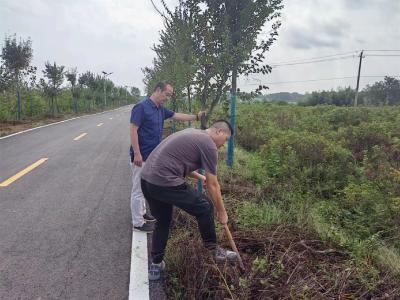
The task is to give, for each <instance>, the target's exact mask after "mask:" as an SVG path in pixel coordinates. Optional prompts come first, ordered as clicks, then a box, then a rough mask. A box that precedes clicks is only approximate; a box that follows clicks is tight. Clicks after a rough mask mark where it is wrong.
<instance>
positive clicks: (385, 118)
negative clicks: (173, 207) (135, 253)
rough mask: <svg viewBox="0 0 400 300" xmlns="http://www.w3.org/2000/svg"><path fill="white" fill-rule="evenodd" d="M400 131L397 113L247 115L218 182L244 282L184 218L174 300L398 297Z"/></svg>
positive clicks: (311, 110) (174, 250) (176, 241)
mask: <svg viewBox="0 0 400 300" xmlns="http://www.w3.org/2000/svg"><path fill="white" fill-rule="evenodd" d="M218 114H219V115H218V116H215V118H219V117H221V116H223V114H224V113H223V112H222V111H219V112H218ZM399 124H400V109H399V108H390V109H389V108H366V107H363V108H339V107H334V106H323V107H294V106H291V105H288V106H278V105H268V104H243V105H240V106H239V107H238V131H237V144H239V145H240V147H239V148H237V149H236V160H235V165H234V167H233V168H232V169H230V168H228V167H227V166H226V165H225V161H224V156H225V154H224V153H222V157H221V161H220V165H219V178H220V180H221V182H222V183H221V185H222V189H223V196H224V200H225V203H226V206H227V208H228V211H229V213H228V214H229V216H230V224H231V227H232V230H234V238H235V241H236V243H237V246H238V248H239V251H240V252H241V255H242V256H243V260H244V263H245V267H246V271H245V272H240V271H239V269H238V268H237V267H236V266H228V265H226V266H221V265H219V266H218V265H215V264H214V263H213V261H212V260H211V259H210V258H209V257H208V256H207V254H206V253H205V252H204V250H203V248H202V245H201V242H200V240H201V239H200V238H199V236H198V235H197V233H196V232H197V230H196V224H195V220H194V219H192V218H190V217H188V216H187V215H184V214H180V213H177V214H176V216H175V226H176V227H175V229H174V231H173V234H172V238H171V239H170V241H169V251H168V254H167V265H168V271H167V275H166V276H167V287H168V293H169V295H170V298H171V299H182V298H186V299H225V298H230V299H266V298H268V297H272V298H282V299H303V298H304V299H309V298H318V299H322V298H380V297H389V298H396V297H399V296H400V280H399V279H400V243H399V240H400V239H399V232H400V218H399V215H400V214H399V213H400V127H399V126H400V125H399ZM219 232H220V234H221V236H220V241H221V242H222V243H225V245H226V246H228V247H229V244H228V243H227V239H226V237H224V236H223V234H222V233H223V230H222V229H221V228H220V230H219ZM183 245H185V246H183Z"/></svg>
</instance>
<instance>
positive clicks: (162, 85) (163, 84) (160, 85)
mask: <svg viewBox="0 0 400 300" xmlns="http://www.w3.org/2000/svg"><path fill="white" fill-rule="evenodd" d="M167 85H170V86H172V83H171V82H169V81H166V80H162V81H159V82H157V84H156V85H155V87H154V89H153V92H155V91H156V90H157V89H161V91H162V92H163V91H165V88H166V87H167Z"/></svg>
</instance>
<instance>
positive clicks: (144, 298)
mask: <svg viewBox="0 0 400 300" xmlns="http://www.w3.org/2000/svg"><path fill="white" fill-rule="evenodd" d="M147 274H148V258H147V233H145V232H137V231H134V230H133V231H132V252H131V272H130V278H129V300H138V299H140V300H149V299H150V293H149V277H148V275H147Z"/></svg>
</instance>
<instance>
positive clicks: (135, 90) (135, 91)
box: [131, 86, 140, 100]
mask: <svg viewBox="0 0 400 300" xmlns="http://www.w3.org/2000/svg"><path fill="white" fill-rule="evenodd" d="M131 95H132V96H133V97H134V98H135V100H138V99H139V98H140V90H139V89H138V88H137V87H134V86H133V87H131Z"/></svg>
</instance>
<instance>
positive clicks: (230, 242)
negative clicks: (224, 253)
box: [224, 224, 245, 271]
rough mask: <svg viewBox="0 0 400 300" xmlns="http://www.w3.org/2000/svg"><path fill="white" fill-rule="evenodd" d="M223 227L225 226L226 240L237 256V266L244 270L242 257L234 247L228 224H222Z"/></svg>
mask: <svg viewBox="0 0 400 300" xmlns="http://www.w3.org/2000/svg"><path fill="white" fill-rule="evenodd" d="M224 228H225V233H226V236H227V237H228V240H229V244H230V245H231V247H232V249H233V251H235V252H236V254H237V256H238V261H239V267H240V269H241V270H242V271H244V270H245V269H244V265H243V261H242V258H241V257H240V254H239V251H238V249H237V247H236V244H235V241H234V240H233V237H232V234H231V231H230V230H229V227H228V224H224Z"/></svg>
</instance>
